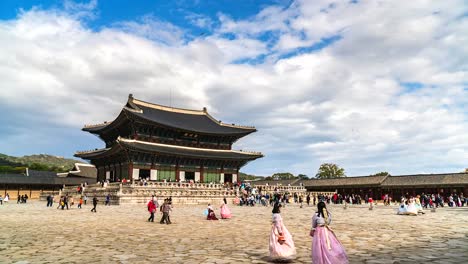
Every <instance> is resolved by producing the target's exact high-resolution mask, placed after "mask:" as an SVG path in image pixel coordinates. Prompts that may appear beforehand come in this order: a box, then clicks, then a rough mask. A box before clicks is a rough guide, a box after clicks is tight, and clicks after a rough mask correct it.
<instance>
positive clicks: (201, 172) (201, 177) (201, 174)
mask: <svg viewBox="0 0 468 264" xmlns="http://www.w3.org/2000/svg"><path fill="white" fill-rule="evenodd" d="M204 178H205V177H203V165H200V182H204V180H205V179H204Z"/></svg>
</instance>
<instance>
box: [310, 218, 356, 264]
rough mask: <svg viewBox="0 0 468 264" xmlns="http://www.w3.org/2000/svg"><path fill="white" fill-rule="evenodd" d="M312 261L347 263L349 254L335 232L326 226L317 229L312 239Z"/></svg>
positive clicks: (315, 263)
mask: <svg viewBox="0 0 468 264" xmlns="http://www.w3.org/2000/svg"><path fill="white" fill-rule="evenodd" d="M327 237H328V238H327ZM312 263H314V264H347V263H349V262H348V256H347V255H346V251H345V249H344V247H343V245H342V244H341V242H340V241H339V240H338V238H336V236H335V233H334V232H333V231H332V230H330V229H329V228H328V227H325V226H318V227H317V228H316V229H315V233H314V238H313V239H312Z"/></svg>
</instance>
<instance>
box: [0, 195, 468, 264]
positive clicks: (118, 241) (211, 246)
mask: <svg viewBox="0 0 468 264" xmlns="http://www.w3.org/2000/svg"><path fill="white" fill-rule="evenodd" d="M56 206H57V204H55V206H54V207H53V208H47V207H46V203H45V202H37V201H33V202H32V203H28V204H19V205H17V204H16V203H10V204H7V205H5V204H4V205H3V206H0V263H268V237H269V232H270V227H271V225H270V219H271V209H272V208H271V207H261V206H256V207H237V206H233V205H230V208H231V211H232V213H233V218H232V219H230V220H220V221H211V222H210V221H207V220H205V219H204V215H203V211H204V209H205V207H204V206H181V207H178V206H177V205H175V206H174V209H173V212H172V215H171V220H172V222H173V224H172V225H161V224H159V222H154V223H149V222H147V221H146V219H147V218H148V216H149V214H148V213H147V211H146V207H145V206H144V205H122V206H108V207H105V206H103V205H102V203H101V204H99V205H98V208H97V211H98V212H97V213H95V214H94V213H91V212H90V209H91V207H92V206H91V205H89V204H88V205H86V206H83V209H77V208H76V205H75V206H74V207H73V208H71V209H70V210H68V211H66V210H65V211H62V210H57V209H55V208H56ZM314 209H315V208H313V207H304V208H299V206H298V205H290V206H287V207H286V208H283V210H282V215H283V218H284V222H285V225H286V226H287V228H288V229H289V231H290V232H291V233H292V235H293V237H294V241H295V244H296V248H297V253H298V255H297V259H296V260H295V262H294V263H311V260H310V252H311V250H310V246H311V238H310V237H309V235H308V233H309V229H310V223H311V216H312V213H313V212H314ZM396 209H397V208H396V207H395V206H392V207H384V206H382V205H379V206H377V207H376V208H375V209H374V210H372V211H370V210H368V209H367V207H366V206H364V205H362V206H350V207H348V209H347V210H344V209H343V207H342V206H333V205H331V206H329V210H330V211H331V213H332V214H333V222H332V228H333V229H334V231H335V233H336V234H337V236H338V238H339V239H340V240H341V241H342V243H343V245H344V246H345V248H346V250H347V253H348V255H349V259H350V262H351V263H468V225H467V224H468V207H463V208H442V209H437V212H434V213H433V212H430V211H429V210H427V211H426V214H425V215H420V216H400V215H396V214H395V212H396ZM216 213H217V215H218V217H219V209H217V210H216ZM160 217H161V215H160V213H159V212H158V213H157V216H156V218H157V219H156V220H157V221H159V218H160Z"/></svg>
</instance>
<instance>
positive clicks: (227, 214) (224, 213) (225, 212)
mask: <svg viewBox="0 0 468 264" xmlns="http://www.w3.org/2000/svg"><path fill="white" fill-rule="evenodd" d="M231 217H232V215H231V210H229V208H228V206H227V201H226V198H224V199H223V204H222V205H221V219H230V218H231Z"/></svg>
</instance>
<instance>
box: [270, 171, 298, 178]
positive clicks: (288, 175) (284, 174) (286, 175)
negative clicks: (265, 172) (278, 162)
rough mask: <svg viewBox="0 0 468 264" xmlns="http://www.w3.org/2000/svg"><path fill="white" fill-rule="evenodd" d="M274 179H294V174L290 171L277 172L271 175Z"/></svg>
mask: <svg viewBox="0 0 468 264" xmlns="http://www.w3.org/2000/svg"><path fill="white" fill-rule="evenodd" d="M271 177H273V179H275V180H289V179H294V178H295V177H294V175H293V174H292V173H290V172H281V173H275V174H273V175H271Z"/></svg>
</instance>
